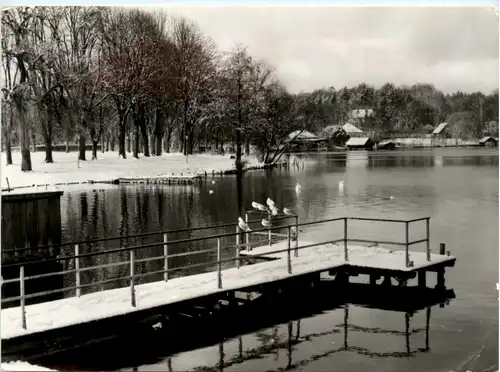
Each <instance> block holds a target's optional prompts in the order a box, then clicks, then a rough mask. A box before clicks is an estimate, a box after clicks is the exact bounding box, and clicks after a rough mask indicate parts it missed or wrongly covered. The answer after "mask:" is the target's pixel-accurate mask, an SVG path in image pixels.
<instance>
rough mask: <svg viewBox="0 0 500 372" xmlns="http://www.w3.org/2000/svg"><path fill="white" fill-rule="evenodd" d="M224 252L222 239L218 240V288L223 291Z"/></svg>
mask: <svg viewBox="0 0 500 372" xmlns="http://www.w3.org/2000/svg"><path fill="white" fill-rule="evenodd" d="M221 261H222V252H221V247H220V238H217V287H218V288H219V289H222V273H221V271H222V263H221Z"/></svg>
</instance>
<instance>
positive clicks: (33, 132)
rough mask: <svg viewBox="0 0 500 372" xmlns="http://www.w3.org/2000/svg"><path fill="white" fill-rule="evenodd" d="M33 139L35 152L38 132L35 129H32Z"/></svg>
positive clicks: (34, 150)
mask: <svg viewBox="0 0 500 372" xmlns="http://www.w3.org/2000/svg"><path fill="white" fill-rule="evenodd" d="M31 140H32V141H33V152H36V133H35V130H34V129H32V130H31Z"/></svg>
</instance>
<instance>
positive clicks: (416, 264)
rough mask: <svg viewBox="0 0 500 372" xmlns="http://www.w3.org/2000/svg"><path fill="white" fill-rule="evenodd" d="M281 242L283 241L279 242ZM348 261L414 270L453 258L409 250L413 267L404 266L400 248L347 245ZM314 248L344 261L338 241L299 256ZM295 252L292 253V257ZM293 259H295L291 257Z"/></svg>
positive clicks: (261, 249) (262, 249) (266, 248)
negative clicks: (428, 255) (429, 256)
mask: <svg viewBox="0 0 500 372" xmlns="http://www.w3.org/2000/svg"><path fill="white" fill-rule="evenodd" d="M294 243H295V242H292V251H294V249H293V248H294V246H295V245H294ZM280 244H283V243H280ZM306 244H312V243H304V242H300V246H304V245H306ZM276 246H277V245H276V244H273V245H272V246H268V245H267V246H262V247H256V248H253V249H252V250H251V251H244V252H242V253H244V254H247V255H255V254H263V253H271V252H273V251H277V250H279V249H284V248H285V247H284V246H282V247H281V248H277V247H276ZM347 248H348V262H347V264H349V265H351V266H356V267H369V268H380V269H386V270H398V271H414V270H417V269H421V268H424V267H427V266H431V265H434V264H437V263H440V262H445V261H451V260H454V259H455V257H453V256H444V255H440V254H431V260H430V261H427V256H426V254H425V253H421V252H412V251H410V261H413V267H408V268H407V267H406V258H405V252H404V251H401V250H395V249H394V250H391V249H388V248H384V247H366V246H357V245H348V246H347ZM311 249H314V250H315V252H321V251H322V250H326V251H327V252H329V253H331V254H335V255H337V256H338V257H340V258H341V259H342V263H344V262H345V261H344V243H343V242H340V243H338V244H337V245H336V244H330V243H328V244H325V245H321V246H318V247H313V248H305V249H299V257H300V256H302V255H304V254H310V253H309V251H310V250H311ZM294 254H295V253H292V257H293V256H294ZM266 256H267V257H273V258H284V259H286V256H287V253H286V252H282V253H274V254H272V253H271V254H268V255H266ZM293 259H296V258H295V257H293Z"/></svg>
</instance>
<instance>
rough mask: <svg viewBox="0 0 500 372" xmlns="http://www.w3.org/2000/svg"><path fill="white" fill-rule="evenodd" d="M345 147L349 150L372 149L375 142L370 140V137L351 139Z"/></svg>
mask: <svg viewBox="0 0 500 372" xmlns="http://www.w3.org/2000/svg"><path fill="white" fill-rule="evenodd" d="M345 145H346V147H347V148H348V149H349V150H355V149H372V148H373V141H372V140H371V139H370V137H351V138H349V141H347V142H346V144H345Z"/></svg>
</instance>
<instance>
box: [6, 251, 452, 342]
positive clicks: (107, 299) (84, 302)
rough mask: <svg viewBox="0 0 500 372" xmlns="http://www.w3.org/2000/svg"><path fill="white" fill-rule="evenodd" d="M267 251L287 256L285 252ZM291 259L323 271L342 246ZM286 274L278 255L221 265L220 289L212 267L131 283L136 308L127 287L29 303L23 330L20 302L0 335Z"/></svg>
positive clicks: (367, 261)
mask: <svg viewBox="0 0 500 372" xmlns="http://www.w3.org/2000/svg"><path fill="white" fill-rule="evenodd" d="M309 244H313V243H311V242H307V241H300V245H301V246H305V245H309ZM286 247H287V241H283V242H280V243H277V244H274V245H273V246H272V247H269V246H264V247H257V248H254V249H253V251H251V252H246V253H247V254H256V253H265V252H271V251H276V250H281V249H285V248H286ZM292 248H293V246H292ZM271 256H275V257H280V258H282V257H286V252H283V253H278V254H274V255H271ZM349 256H350V261H349V263H350V264H352V265H356V266H358V265H359V266H369V267H383V268H389V269H390V268H394V269H397V270H416V269H418V268H419V267H424V266H426V265H428V264H429V263H428V262H427V261H426V260H425V254H423V253H412V254H411V259H412V260H413V261H414V263H415V267H413V268H410V269H406V268H405V267H404V254H403V253H402V252H394V253H391V251H389V250H388V249H385V248H380V247H379V248H376V249H375V248H366V247H360V246H349ZM291 259H292V275H299V274H307V273H313V272H318V271H326V270H328V269H332V268H336V267H339V266H343V265H344V264H345V261H344V252H343V248H341V247H339V246H335V245H332V244H326V245H318V246H315V247H311V248H306V249H302V250H299V257H294V254H293V253H292V254H291ZM450 259H453V257H448V256H438V255H433V256H432V263H436V262H439V261H445V260H450ZM289 276H290V274H288V271H287V262H286V259H285V260H283V259H279V260H275V261H268V262H263V263H258V264H254V265H246V266H241V267H240V268H239V269H237V268H230V269H226V270H223V271H222V287H223V288H222V289H220V290H219V289H218V287H217V272H209V273H203V274H198V275H192V276H187V277H181V278H175V279H171V280H169V281H168V282H164V281H161V282H154V283H147V284H140V285H136V287H135V288H136V304H137V307H135V308H134V307H132V305H131V301H130V288H129V287H125V288H117V289H112V290H107V291H102V292H96V293H90V294H87V295H84V296H81V297H71V298H65V299H61V300H56V301H51V302H44V303H40V304H33V305H29V306H26V319H27V330H24V329H22V327H21V317H20V308H19V307H16V308H9V309H4V310H2V311H1V325H2V327H1V338H2V339H8V338H14V337H17V336H21V335H26V334H32V333H37V332H44V331H47V330H51V329H57V328H62V327H65V326H70V325H74V324H79V323H84V322H89V321H92V320H98V319H104V318H109V317H113V316H116V315H122V314H126V313H132V312H136V311H139V310H144V309H149V308H154V307H158V306H162V305H166V304H169V303H175V302H180V301H184V300H188V299H192V298H196V297H199V296H203V295H208V294H212V293H217V292H220V291H228V290H237V289H241V288H244V287H247V286H251V285H258V284H263V283H267V282H273V281H276V280H280V279H283V278H286V277H289Z"/></svg>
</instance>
